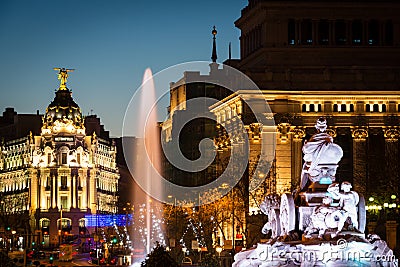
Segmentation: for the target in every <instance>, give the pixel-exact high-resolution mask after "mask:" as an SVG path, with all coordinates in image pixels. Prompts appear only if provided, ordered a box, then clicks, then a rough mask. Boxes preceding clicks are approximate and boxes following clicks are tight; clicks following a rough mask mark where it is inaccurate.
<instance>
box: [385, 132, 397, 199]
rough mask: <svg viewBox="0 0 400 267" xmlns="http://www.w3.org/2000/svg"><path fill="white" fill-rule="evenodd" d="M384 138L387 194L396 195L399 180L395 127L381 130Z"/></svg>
mask: <svg viewBox="0 0 400 267" xmlns="http://www.w3.org/2000/svg"><path fill="white" fill-rule="evenodd" d="M383 134H384V137H385V163H386V165H385V174H386V177H387V180H386V186H387V193H388V194H397V192H398V179H399V163H398V159H399V144H398V140H399V136H400V131H399V130H398V128H395V127H388V128H386V129H383Z"/></svg>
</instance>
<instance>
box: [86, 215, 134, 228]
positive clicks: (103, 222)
mask: <svg viewBox="0 0 400 267" xmlns="http://www.w3.org/2000/svg"><path fill="white" fill-rule="evenodd" d="M85 220H86V226H87V227H94V226H96V225H97V226H98V227H106V226H114V225H117V226H128V225H130V224H131V223H132V214H99V215H85Z"/></svg>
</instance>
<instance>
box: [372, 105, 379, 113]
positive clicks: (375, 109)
mask: <svg viewBox="0 0 400 267" xmlns="http://www.w3.org/2000/svg"><path fill="white" fill-rule="evenodd" d="M372 111H373V112H379V105H378V104H374V105H373V109H372Z"/></svg>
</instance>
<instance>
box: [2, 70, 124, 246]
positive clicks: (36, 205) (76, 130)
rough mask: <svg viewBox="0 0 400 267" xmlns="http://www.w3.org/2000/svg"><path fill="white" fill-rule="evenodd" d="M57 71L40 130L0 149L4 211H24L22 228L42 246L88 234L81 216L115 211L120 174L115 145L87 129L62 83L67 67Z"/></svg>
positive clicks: (69, 92) (10, 142)
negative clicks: (56, 83) (56, 82)
mask: <svg viewBox="0 0 400 267" xmlns="http://www.w3.org/2000/svg"><path fill="white" fill-rule="evenodd" d="M58 70H59V79H60V80H61V84H60V87H59V88H58V90H57V91H56V93H55V94H56V96H55V98H54V100H53V102H51V103H50V105H49V106H48V107H47V109H46V113H45V115H44V116H43V121H42V127H41V132H40V135H37V136H34V135H32V133H31V134H30V135H27V136H25V137H22V138H19V139H14V140H9V141H5V142H3V143H2V145H1V148H0V149H1V154H0V192H1V197H2V199H1V205H2V207H1V208H2V212H3V215H4V214H9V215H10V216H11V217H12V216H13V215H15V216H14V217H18V216H19V215H20V214H21V213H23V214H26V216H27V218H28V220H29V227H30V228H29V229H25V231H26V232H27V233H36V234H38V236H37V237H36V238H35V240H36V241H40V242H42V241H44V244H45V245H57V244H59V242H62V240H64V239H65V237H66V236H68V235H86V234H89V232H88V229H87V228H86V226H87V224H86V222H85V215H90V214H92V215H93V214H98V213H109V214H110V213H116V212H117V200H118V194H117V192H118V180H119V177H120V176H119V172H118V168H117V166H116V147H115V144H114V143H113V142H112V141H109V140H107V139H103V138H101V137H99V136H97V135H96V133H95V131H94V132H92V133H91V134H87V131H86V130H87V129H86V128H85V122H84V120H85V119H84V118H83V116H82V112H81V110H80V108H79V106H78V105H77V104H76V103H75V102H74V100H73V99H72V93H71V91H70V90H69V89H68V88H67V87H66V78H67V77H68V72H69V70H68V69H58ZM91 118H92V119H94V120H95V119H96V118H95V117H93V116H91ZM91 128H93V127H91ZM39 236H40V237H39ZM38 237H39V238H38Z"/></svg>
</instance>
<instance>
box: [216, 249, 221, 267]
mask: <svg viewBox="0 0 400 267" xmlns="http://www.w3.org/2000/svg"><path fill="white" fill-rule="evenodd" d="M215 251H216V252H217V253H218V259H219V266H221V252H222V247H220V246H218V247H216V248H215Z"/></svg>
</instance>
